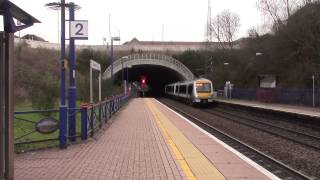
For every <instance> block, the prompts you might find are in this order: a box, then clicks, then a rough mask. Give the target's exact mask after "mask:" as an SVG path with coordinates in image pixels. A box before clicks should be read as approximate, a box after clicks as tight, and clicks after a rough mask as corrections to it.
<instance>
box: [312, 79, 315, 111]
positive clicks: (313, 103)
mask: <svg viewBox="0 0 320 180" xmlns="http://www.w3.org/2000/svg"><path fill="white" fill-rule="evenodd" d="M312 106H313V107H315V102H314V75H312Z"/></svg>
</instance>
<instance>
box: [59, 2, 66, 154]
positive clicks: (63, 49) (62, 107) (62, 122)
mask: <svg viewBox="0 0 320 180" xmlns="http://www.w3.org/2000/svg"><path fill="white" fill-rule="evenodd" d="M65 8H66V2H65V0H61V41H60V43H61V52H60V61H61V72H60V73H61V74H60V76H61V82H60V83H61V84H60V113H59V114H60V115H59V116H60V117H59V119H60V131H59V140H60V148H62V149H64V148H66V147H67V106H66V69H65V59H66V42H65V39H66V34H65V25H66V24H65V15H66V9H65Z"/></svg>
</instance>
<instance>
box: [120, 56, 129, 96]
mask: <svg viewBox="0 0 320 180" xmlns="http://www.w3.org/2000/svg"><path fill="white" fill-rule="evenodd" d="M127 59H128V56H124V57H122V58H121V84H122V85H123V86H124V92H125V93H126V92H127V87H126V85H127V83H126V82H124V71H123V60H127Z"/></svg>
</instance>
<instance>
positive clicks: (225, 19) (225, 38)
mask: <svg viewBox="0 0 320 180" xmlns="http://www.w3.org/2000/svg"><path fill="white" fill-rule="evenodd" d="M239 28H240V16H239V15H238V14H236V13H232V12H231V11H229V10H224V11H222V12H221V13H220V14H218V15H217V16H216V17H215V18H214V19H213V20H212V33H213V36H214V37H215V38H216V39H217V40H218V41H219V42H220V44H221V45H222V46H223V47H224V43H227V45H228V46H229V48H231V49H232V48H233V46H234V40H235V38H236V35H237V33H238V31H239Z"/></svg>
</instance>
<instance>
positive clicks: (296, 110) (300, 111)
mask: <svg viewBox="0 0 320 180" xmlns="http://www.w3.org/2000/svg"><path fill="white" fill-rule="evenodd" d="M215 101H217V102H222V103H227V104H235V105H240V106H248V107H253V108H260V109H266V110H271V111H278V112H284V113H290V114H296V115H302V116H309V117H314V118H320V108H314V107H306V106H294V105H287V104H276V103H264V102H259V101H249V100H240V99H222V98H218V99H215Z"/></svg>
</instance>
